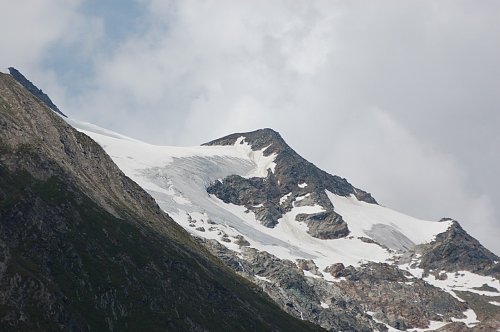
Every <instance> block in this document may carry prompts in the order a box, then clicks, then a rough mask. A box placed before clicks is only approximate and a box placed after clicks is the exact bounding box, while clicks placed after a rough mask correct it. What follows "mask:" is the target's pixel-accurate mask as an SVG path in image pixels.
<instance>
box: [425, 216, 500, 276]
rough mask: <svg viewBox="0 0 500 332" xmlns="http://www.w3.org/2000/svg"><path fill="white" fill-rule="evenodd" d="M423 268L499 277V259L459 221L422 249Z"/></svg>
mask: <svg viewBox="0 0 500 332" xmlns="http://www.w3.org/2000/svg"><path fill="white" fill-rule="evenodd" d="M419 251H421V253H422V258H421V261H420V267H421V268H423V269H426V270H446V271H450V272H454V271H459V270H465V271H470V272H473V273H477V274H481V275H490V276H494V277H495V278H497V279H499V278H500V263H499V262H500V258H499V257H498V256H496V255H495V254H493V253H492V252H490V251H489V250H488V249H486V248H485V247H483V246H482V245H481V244H480V243H479V241H477V240H476V239H474V238H473V237H472V236H470V235H469V234H467V232H465V231H464V229H463V228H462V227H461V226H460V225H459V223H458V222H456V221H454V222H453V223H452V226H451V227H450V228H449V229H448V230H447V231H446V232H444V233H441V234H438V235H437V236H436V239H435V241H433V242H432V243H430V244H427V245H424V246H422V247H421V248H420V250H419Z"/></svg>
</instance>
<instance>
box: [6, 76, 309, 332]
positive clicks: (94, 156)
mask: <svg viewBox="0 0 500 332" xmlns="http://www.w3.org/2000/svg"><path fill="white" fill-rule="evenodd" d="M0 326H1V330H2V331H59V330H64V331H90V330H92V331H125V330H135V331H139V330H142V331H165V330H167V331H209V330H210V331H215V330H221V329H227V330H234V331H254V330H263V331H276V330H281V331H311V330H319V328H318V327H316V326H313V325H311V324H309V323H305V322H301V321H299V320H297V319H293V318H292V317H290V316H289V315H287V314H285V313H284V312H283V311H281V310H279V308H278V307H277V306H276V305H275V304H273V303H271V302H270V300H268V299H267V298H265V297H263V296H261V295H260V294H259V292H258V291H257V290H256V289H255V288H254V287H252V286H250V285H249V284H248V283H247V282H245V281H243V280H242V279H241V278H239V277H238V276H236V275H235V274H234V273H231V272H230V271H229V270H228V269H227V268H226V267H224V266H223V265H222V263H221V262H220V261H219V260H218V259H216V258H215V257H213V256H212V255H211V254H209V253H208V252H207V251H206V250H205V249H204V248H202V247H201V246H200V245H199V244H197V243H196V242H194V241H193V240H192V238H191V236H189V235H188V234H187V233H186V232H185V231H184V230H182V228H180V227H179V226H178V225H177V224H176V223H175V222H174V221H173V220H172V219H170V217H169V216H167V215H166V214H165V213H163V212H162V211H161V210H160V209H159V208H158V206H157V205H156V204H155V202H154V201H153V199H152V198H151V197H150V196H149V195H148V194H147V193H146V192H144V191H143V190H142V189H141V188H140V187H139V186H138V185H137V184H135V183H134V182H132V181H131V180H130V179H129V178H127V177H126V176H125V175H124V174H123V173H122V172H121V171H120V170H119V169H118V168H117V167H116V165H114V163H113V162H112V161H111V159H110V158H109V156H108V155H107V154H106V153H105V152H104V151H103V150H102V148H101V147H100V146H99V145H98V144H96V143H95V142H94V141H92V140H91V139H90V138H88V137H87V136H86V135H84V134H81V133H79V132H77V131H75V130H74V129H73V128H72V127H70V126H69V125H67V124H66V123H65V122H64V121H63V120H62V119H61V118H60V117H59V116H57V115H56V114H54V113H53V112H52V111H50V110H49V109H48V108H46V107H45V106H44V105H43V104H42V103H40V101H39V100H38V99H36V98H34V97H33V96H32V95H31V94H30V93H29V92H28V91H27V90H25V89H24V88H23V87H21V86H20V85H19V84H17V83H16V82H15V81H14V79H13V78H12V77H11V76H9V75H5V74H0Z"/></svg>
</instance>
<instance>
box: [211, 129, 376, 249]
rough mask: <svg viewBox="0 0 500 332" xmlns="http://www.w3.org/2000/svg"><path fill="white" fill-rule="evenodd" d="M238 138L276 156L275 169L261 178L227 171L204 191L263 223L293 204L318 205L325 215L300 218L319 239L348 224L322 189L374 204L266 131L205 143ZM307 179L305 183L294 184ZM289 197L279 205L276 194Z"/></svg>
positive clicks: (232, 141) (225, 142) (335, 235)
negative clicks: (236, 206) (230, 173)
mask: <svg viewBox="0 0 500 332" xmlns="http://www.w3.org/2000/svg"><path fill="white" fill-rule="evenodd" d="M241 136H244V137H245V142H247V143H249V144H250V145H251V146H252V149H253V150H262V149H264V148H265V150H264V155H265V156H269V155H272V154H276V159H275V163H276V167H275V168H274V172H271V171H270V170H269V171H268V174H267V177H265V178H250V179H247V178H243V177H241V176H237V175H231V176H228V177H226V178H225V179H223V180H222V181H215V182H214V183H212V184H211V185H210V186H209V187H208V188H207V192H208V193H210V194H213V195H215V196H217V197H218V198H220V199H221V200H223V201H224V202H226V203H232V204H236V205H242V206H245V207H246V208H247V209H248V210H250V211H253V212H254V213H255V215H256V217H257V219H258V220H259V221H260V222H262V224H263V225H265V226H267V227H274V226H275V225H276V223H277V222H278V220H279V219H280V218H281V217H282V216H283V214H284V213H286V212H288V211H290V210H291V209H292V208H293V207H294V204H296V206H305V205H319V206H321V207H322V208H323V210H324V211H325V213H324V214H317V215H310V216H309V217H306V216H302V217H301V220H304V221H306V222H307V225H308V228H309V234H311V235H312V236H314V237H318V238H321V239H335V238H339V237H344V236H346V235H347V234H348V233H349V229H348V225H347V224H346V223H345V222H344V221H343V220H342V217H341V216H339V215H338V214H337V213H335V212H334V207H333V205H332V204H331V202H330V200H329V199H328V197H327V195H326V193H325V190H328V191H330V192H332V193H334V194H337V195H341V196H349V195H354V196H356V197H357V198H358V199H359V200H362V201H365V202H368V203H373V204H376V201H375V200H374V199H373V197H371V195H370V194H368V193H366V192H364V191H362V190H360V189H357V188H354V187H353V186H352V185H351V184H349V183H348V182H347V180H345V179H343V178H340V177H338V176H332V175H330V174H328V173H326V172H324V171H322V170H320V169H319V168H317V167H316V166H314V165H313V164H311V163H310V162H308V161H307V160H305V159H304V158H302V157H301V156H299V155H298V154H297V153H296V152H295V151H294V150H292V149H291V148H290V147H289V146H288V145H287V144H286V143H285V141H284V140H283V139H282V138H281V136H280V135H279V134H278V133H277V132H275V131H273V130H271V129H261V130H257V131H254V132H250V133H243V134H239V133H238V134H233V135H229V136H226V137H223V138H221V139H218V140H215V141H212V142H209V143H206V144H205V145H233V144H235V143H236V141H237V139H238V138H239V137H241ZM302 183H306V184H307V186H299V184H302ZM287 194H290V198H289V199H287V200H285V201H284V202H283V204H280V198H281V197H283V196H285V195H287Z"/></svg>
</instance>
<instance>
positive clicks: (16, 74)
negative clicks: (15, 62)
mask: <svg viewBox="0 0 500 332" xmlns="http://www.w3.org/2000/svg"><path fill="white" fill-rule="evenodd" d="M9 73H10V75H11V76H12V77H13V78H14V79H15V80H16V81H17V82H18V83H19V84H21V85H22V86H24V87H25V88H26V90H28V91H29V92H31V94H32V95H33V96H35V97H36V98H38V99H39V100H40V101H41V102H42V103H44V104H45V105H46V106H47V107H48V108H50V109H51V110H53V111H54V112H56V113H57V114H59V115H62V116H64V117H67V116H66V115H65V114H64V113H63V112H61V110H60V109H59V108H58V107H57V106H56V105H55V104H54V103H53V102H52V100H51V99H50V98H49V96H48V95H47V94H46V93H45V92H43V91H42V90H41V89H39V88H37V87H36V86H35V85H34V84H33V83H32V82H31V81H30V80H28V79H27V78H26V77H24V75H23V74H21V72H20V71H19V70H17V69H16V68H14V67H9Z"/></svg>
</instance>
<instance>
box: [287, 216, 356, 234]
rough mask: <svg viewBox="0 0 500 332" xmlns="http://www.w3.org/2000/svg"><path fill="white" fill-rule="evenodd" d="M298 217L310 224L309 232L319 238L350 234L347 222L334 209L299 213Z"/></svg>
mask: <svg viewBox="0 0 500 332" xmlns="http://www.w3.org/2000/svg"><path fill="white" fill-rule="evenodd" d="M296 219H297V220H298V221H305V222H306V223H307V226H308V231H307V232H308V233H309V234H310V235H311V236H314V237H317V238H318V239H338V238H341V237H344V236H347V235H348V234H349V228H348V227H347V224H346V223H345V221H344V220H343V219H342V217H341V216H340V215H338V214H337V213H335V212H334V211H328V212H319V213H313V214H299V215H297V217H296Z"/></svg>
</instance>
